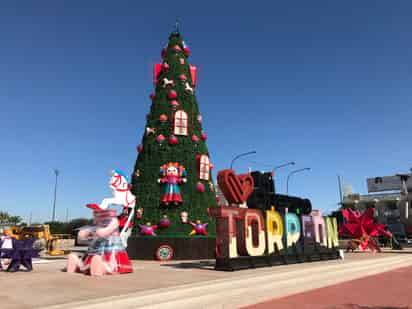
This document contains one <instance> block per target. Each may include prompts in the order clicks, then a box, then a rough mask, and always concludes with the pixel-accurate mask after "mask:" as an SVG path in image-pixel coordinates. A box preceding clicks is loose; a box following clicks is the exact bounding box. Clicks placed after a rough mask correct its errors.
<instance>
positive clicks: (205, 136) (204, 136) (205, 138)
mask: <svg viewBox="0 0 412 309" xmlns="http://www.w3.org/2000/svg"><path fill="white" fill-rule="evenodd" d="M200 138H201V139H202V140H204V141H205V140H207V135H206V133H205V132H202V135H200Z"/></svg>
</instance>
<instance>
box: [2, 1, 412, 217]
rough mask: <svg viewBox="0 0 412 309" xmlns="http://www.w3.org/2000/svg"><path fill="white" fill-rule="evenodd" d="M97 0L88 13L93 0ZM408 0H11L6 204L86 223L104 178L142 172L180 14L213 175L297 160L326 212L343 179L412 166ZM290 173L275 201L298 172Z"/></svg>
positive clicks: (5, 86) (298, 180)
mask: <svg viewBox="0 0 412 309" xmlns="http://www.w3.org/2000/svg"><path fill="white" fill-rule="evenodd" d="M85 2H87V4H85ZM411 9H412V3H411V2H408V1H390V2H389V1H287V2H286V1H282V2H281V1H252V2H250V1H248V2H247V3H246V2H245V3H242V2H239V1H207V3H206V1H203V2H199V3H197V2H193V1H178V2H172V1H156V2H153V3H152V4H151V3H149V1H144V3H142V4H140V3H139V1H102V0H100V1H34V0H33V1H18V2H15V1H9V2H8V3H6V2H4V3H1V4H0V25H1V29H2V30H1V32H0V140H1V146H0V150H1V151H0V166H1V170H2V172H3V173H2V174H3V177H2V179H3V181H2V182H1V186H0V196H1V204H0V209H2V210H7V211H9V212H10V213H13V214H17V215H20V216H22V217H23V218H25V219H26V220H27V218H28V216H29V213H30V212H32V213H33V221H40V220H47V219H50V217H51V212H52V201H53V185H54V174H53V169H54V168H58V169H60V170H61V175H60V176H59V188H58V198H57V219H65V215H66V209H69V217H70V218H73V217H80V216H89V215H90V213H89V211H88V210H87V209H86V208H85V207H84V204H86V203H87V202H98V201H100V200H101V199H103V198H104V197H107V196H108V195H109V194H110V192H109V190H108V188H107V181H108V171H109V170H110V169H112V168H119V169H122V170H124V171H125V172H127V173H131V172H132V169H133V166H134V162H135V159H136V150H135V147H136V145H137V144H139V143H140V139H141V136H142V132H143V130H144V126H145V115H146V113H147V112H148V111H149V107H150V100H149V94H150V93H151V92H152V91H153V85H152V82H151V80H152V73H151V72H152V65H153V64H154V63H156V62H159V61H160V51H161V48H162V46H163V45H164V44H165V43H166V42H167V38H168V35H169V33H170V31H171V30H172V29H173V25H174V22H175V18H176V17H178V18H179V19H180V20H181V32H182V34H183V36H184V38H185V40H186V42H187V43H188V44H189V46H190V47H191V50H192V56H191V57H190V62H191V63H193V64H195V65H198V66H199V68H200V78H199V85H198V88H197V98H198V102H199V104H200V110H201V112H202V115H203V120H204V121H203V124H204V128H205V131H206V133H207V134H208V136H209V139H208V146H209V150H210V153H211V157H212V160H213V162H214V164H215V167H216V170H220V169H223V168H226V167H228V166H229V165H230V161H231V159H232V157H233V156H235V155H236V154H239V153H241V152H246V151H250V150H256V151H257V154H256V155H254V156H250V157H248V158H244V159H239V160H238V161H237V162H236V163H235V168H236V170H237V171H238V172H239V173H240V172H244V171H247V168H248V167H252V169H258V170H267V169H271V167H273V166H275V165H278V164H281V163H284V162H287V161H290V160H294V161H296V163H297V165H296V166H295V167H296V168H301V167H311V168H312V170H311V171H310V172H305V173H301V174H297V175H295V176H293V178H292V179H291V181H290V189H289V191H290V193H291V194H294V195H299V196H305V197H309V198H311V199H312V202H313V204H314V206H315V207H317V208H320V209H324V210H326V209H330V208H332V207H335V206H336V203H337V202H338V187H337V180H336V175H337V174H340V175H342V176H343V177H344V179H345V181H346V182H348V183H351V184H352V185H353V187H354V189H355V191H360V192H365V190H366V182H365V178H366V177H367V176H379V175H391V174H394V173H396V172H400V171H406V170H408V169H409V167H411V166H412V160H411V156H410V153H411V150H412V146H411V143H410V136H411V132H412V124H411V123H412V121H411V115H412V102H411V97H412V96H411V95H412V88H411V87H410V85H411V74H412V61H411V56H412V41H411V40H410V33H411V31H412V20H411V18H410V14H408V13H409V12H410V11H411ZM291 170H292V169H290V168H285V169H283V170H279V172H278V173H277V176H276V181H277V188H278V192H285V189H286V176H287V174H288V172H289V171H291Z"/></svg>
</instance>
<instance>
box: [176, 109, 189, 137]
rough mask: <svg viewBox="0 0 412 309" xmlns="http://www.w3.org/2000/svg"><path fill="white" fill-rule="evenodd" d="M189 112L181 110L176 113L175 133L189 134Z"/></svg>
mask: <svg viewBox="0 0 412 309" xmlns="http://www.w3.org/2000/svg"><path fill="white" fill-rule="evenodd" d="M187 119H188V118H187V113H186V112H185V111H182V110H179V111H177V112H176V113H175V120H174V124H173V134H175V135H187Z"/></svg>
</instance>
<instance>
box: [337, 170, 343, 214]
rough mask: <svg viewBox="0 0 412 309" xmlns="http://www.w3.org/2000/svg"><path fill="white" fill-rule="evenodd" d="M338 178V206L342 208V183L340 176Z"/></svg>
mask: <svg viewBox="0 0 412 309" xmlns="http://www.w3.org/2000/svg"><path fill="white" fill-rule="evenodd" d="M337 176H338V186H339V198H340V206H341V207H342V206H343V195H342V181H341V177H340V175H337Z"/></svg>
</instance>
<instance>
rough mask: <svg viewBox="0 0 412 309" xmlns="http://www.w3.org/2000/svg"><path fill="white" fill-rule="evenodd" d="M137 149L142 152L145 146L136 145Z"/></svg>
mask: <svg viewBox="0 0 412 309" xmlns="http://www.w3.org/2000/svg"><path fill="white" fill-rule="evenodd" d="M136 149H137V152H138V153H141V152H142V151H143V146H142V145H139V146H137V147H136Z"/></svg>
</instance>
